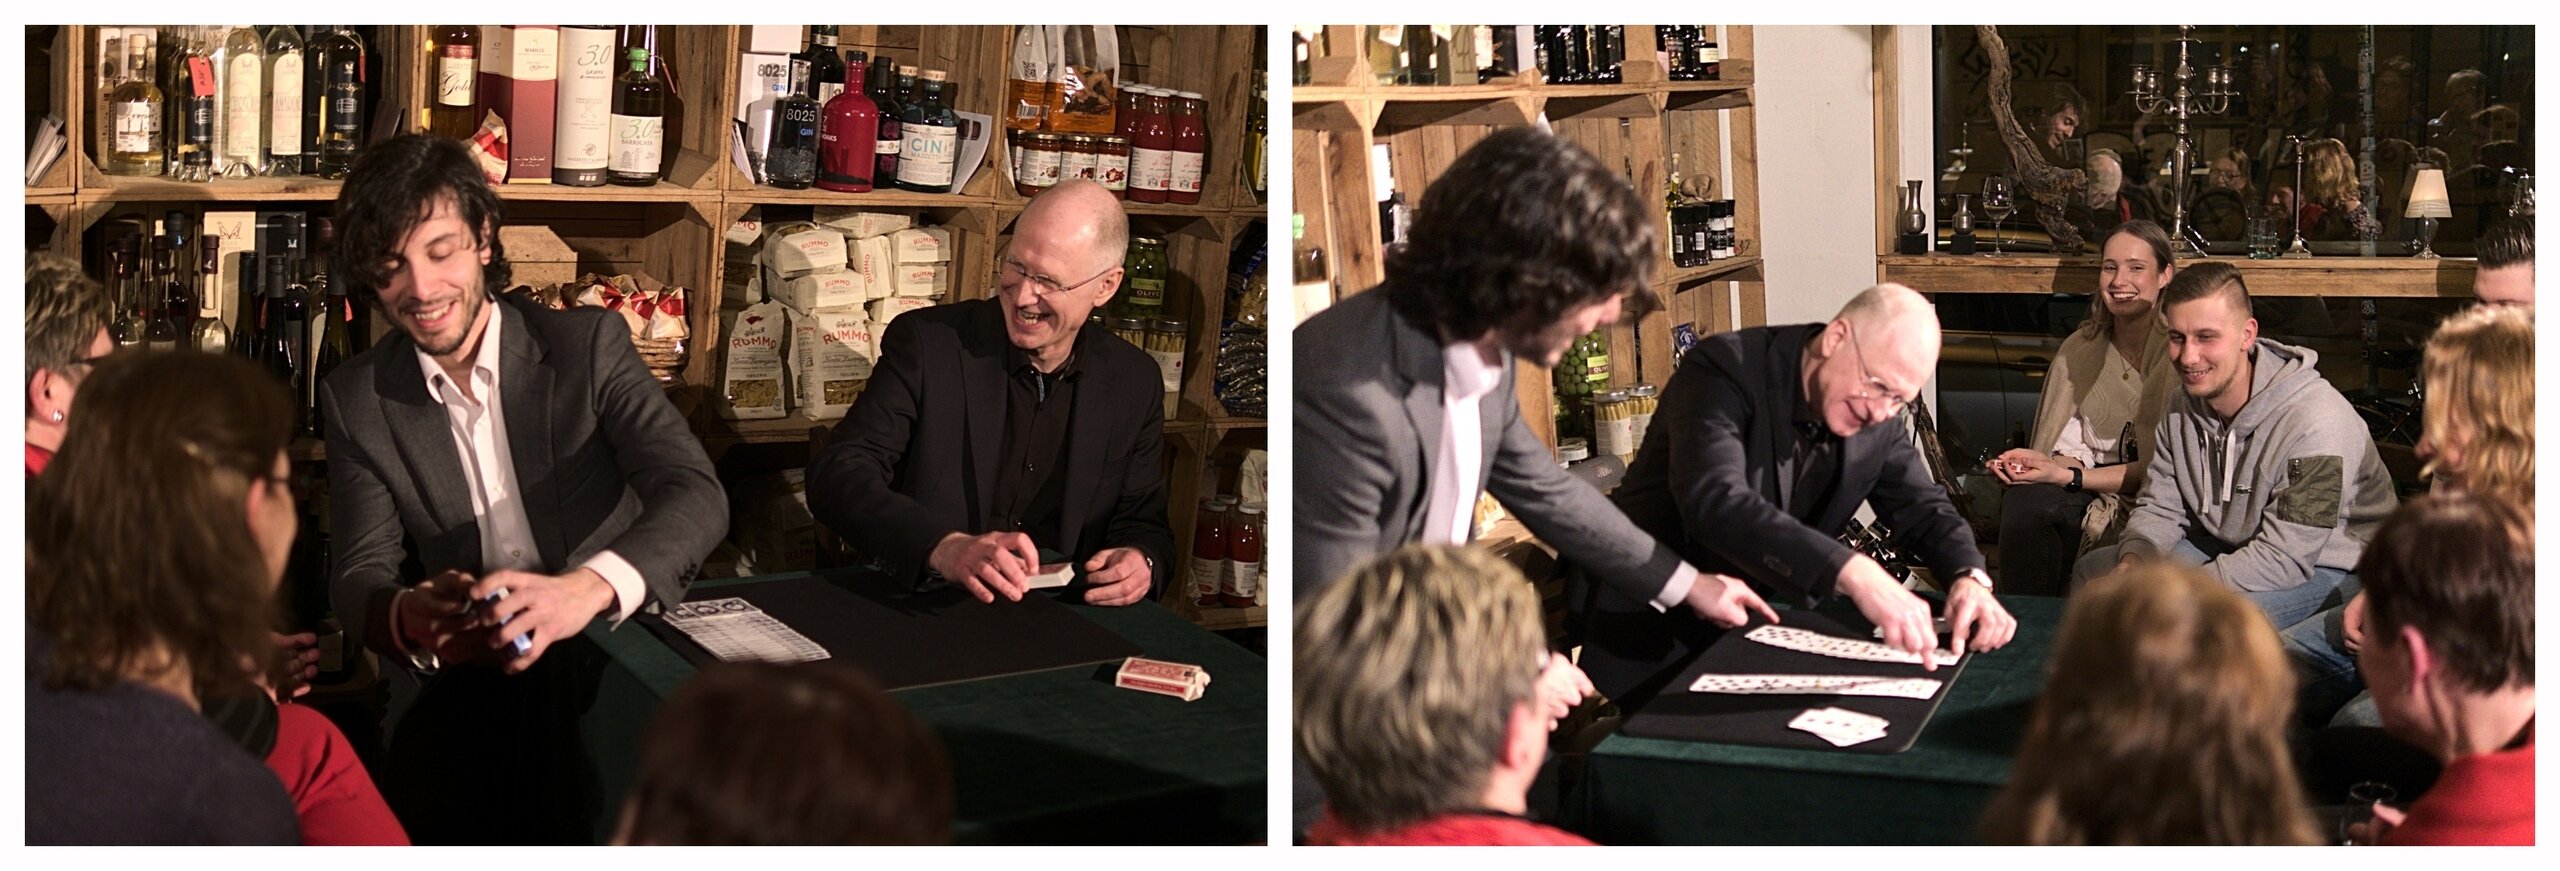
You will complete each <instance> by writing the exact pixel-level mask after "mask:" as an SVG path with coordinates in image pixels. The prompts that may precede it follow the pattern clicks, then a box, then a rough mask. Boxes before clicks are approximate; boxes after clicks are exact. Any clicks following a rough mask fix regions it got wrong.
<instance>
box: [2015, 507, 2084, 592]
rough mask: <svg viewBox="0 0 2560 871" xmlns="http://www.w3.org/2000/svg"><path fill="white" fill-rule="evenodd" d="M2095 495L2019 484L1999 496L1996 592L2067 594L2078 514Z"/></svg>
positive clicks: (2075, 557) (2075, 554)
mask: <svg viewBox="0 0 2560 871" xmlns="http://www.w3.org/2000/svg"><path fill="white" fill-rule="evenodd" d="M2097 499H2098V494H2095V493H2090V492H2087V491H2082V492H2079V493H2070V492H2065V491H2064V490H2063V489H2062V485H2060V484H2020V485H2018V486H2015V487H2011V488H2009V490H2008V492H2006V493H2003V494H2001V496H2000V592H2003V593H2018V594H2023V595H2029V596H2060V595H2064V594H2066V593H2069V592H2071V564H2072V563H2073V562H2075V561H2077V560H2078V559H2079V557H2080V518H2081V517H2082V516H2083V515H2086V514H2088V513H2089V503H2091V502H2095V501H2097Z"/></svg>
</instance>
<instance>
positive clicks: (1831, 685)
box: [1689, 674, 1945, 699]
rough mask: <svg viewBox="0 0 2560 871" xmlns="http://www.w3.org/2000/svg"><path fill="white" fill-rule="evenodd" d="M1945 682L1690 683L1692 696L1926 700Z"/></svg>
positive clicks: (1809, 677)
mask: <svg viewBox="0 0 2560 871" xmlns="http://www.w3.org/2000/svg"><path fill="white" fill-rule="evenodd" d="M1944 685H1945V682H1943V681H1940V680H1938V679H1936V678H1927V677H1872V676H1865V675H1840V674H1702V675H1699V676H1698V679H1697V680H1696V681H1695V682H1693V683H1691V684H1689V691H1690V692H1693V693H1737V694H1741V695H1764V696H1894V697H1897V698H1905V699H1925V698H1928V697H1930V696H1934V695H1937V694H1938V688H1939V687H1941V686H1944Z"/></svg>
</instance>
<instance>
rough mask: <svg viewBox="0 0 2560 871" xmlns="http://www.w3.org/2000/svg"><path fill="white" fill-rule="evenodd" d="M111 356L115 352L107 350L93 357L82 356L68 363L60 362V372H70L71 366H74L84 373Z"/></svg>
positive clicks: (65, 373)
mask: <svg viewBox="0 0 2560 871" xmlns="http://www.w3.org/2000/svg"><path fill="white" fill-rule="evenodd" d="M113 356H115V352H113V351H109V352H107V353H104V354H100V355H98V356H95V357H82V358H80V359H77V360H73V361H71V362H69V363H64V364H62V373H63V374H64V375H69V374H71V368H72V367H74V366H77V367H80V369H81V370H82V371H83V372H84V373H85V372H86V371H87V370H90V369H95V368H98V364H100V363H104V362H107V358H109V357H113Z"/></svg>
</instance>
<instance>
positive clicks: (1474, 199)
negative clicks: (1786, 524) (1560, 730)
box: [1293, 128, 1775, 829]
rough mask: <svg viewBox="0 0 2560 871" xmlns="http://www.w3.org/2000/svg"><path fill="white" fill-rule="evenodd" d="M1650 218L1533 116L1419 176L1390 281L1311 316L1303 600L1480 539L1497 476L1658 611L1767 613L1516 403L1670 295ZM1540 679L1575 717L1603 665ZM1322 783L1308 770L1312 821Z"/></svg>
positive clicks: (1300, 344)
mask: <svg viewBox="0 0 2560 871" xmlns="http://www.w3.org/2000/svg"><path fill="white" fill-rule="evenodd" d="M1655 223H1657V220H1656V216H1655V215H1654V214H1653V211H1652V210H1651V209H1649V208H1648V207H1647V205H1646V203H1645V202H1644V201H1643V198H1642V197H1639V196H1637V194H1636V192H1635V189H1634V188H1633V187H1631V186H1629V185H1628V184H1627V182H1626V180H1625V179H1624V178H1621V177H1619V176H1618V175H1617V174H1616V173H1614V172H1612V171H1610V169H1609V167H1607V166H1606V165H1605V164H1602V163H1601V162H1600V160H1599V159H1598V158H1595V157H1593V156H1592V155H1591V154H1590V153H1589V152H1586V151H1584V150H1582V149H1581V148H1578V147H1576V146H1574V145H1573V144H1572V143H1570V142H1567V141H1565V140H1563V139H1560V138H1557V137H1555V136H1553V135H1550V134H1546V133H1541V132H1538V131H1535V130H1529V129H1525V128H1512V129H1504V130H1499V131H1496V132H1495V133H1493V134H1492V135H1490V136H1487V137H1485V138H1484V139H1483V140H1482V141H1480V142H1478V143H1477V144H1476V145H1475V147H1473V148H1470V149H1468V150H1467V152H1466V153H1465V154H1463V155H1460V156H1459V157H1458V159H1457V161H1456V162H1454V163H1452V164H1450V166H1449V169H1448V171H1447V172H1446V173H1443V174H1442V175H1441V176H1440V178H1439V179H1438V180H1437V181H1434V182H1433V183H1432V184H1431V187H1430V188H1429V189H1428V190H1426V191H1424V192H1423V197H1422V209H1421V212H1420V213H1419V214H1418V215H1417V216H1416V218H1415V220H1414V225H1413V229H1412V232H1411V233H1410V234H1409V236H1408V239H1407V243H1406V245H1405V247H1404V248H1403V249H1402V250H1400V251H1397V252H1396V253H1394V254H1393V255H1391V256H1390V257H1389V258H1388V259H1387V264H1386V272H1387V280H1386V283H1385V284H1383V285H1381V286H1379V287H1376V288H1373V289H1371V290H1369V291H1368V292H1366V293H1360V294H1355V295H1353V296H1351V297H1350V298H1348V299H1345V300H1343V301H1342V302H1341V303H1339V304H1337V305H1335V306H1333V307H1332V308H1330V309H1327V310H1325V311H1324V312H1322V313H1320V314H1317V315H1316V316H1315V317H1312V318H1309V319H1307V321H1306V322H1305V323H1303V324H1301V325H1300V326H1299V328H1298V330H1297V333H1296V338H1297V351H1296V364H1295V365H1296V373H1297V384H1298V387H1297V389H1296V394H1295V407H1296V409H1297V426H1296V429H1297V434H1296V436H1295V439H1296V440H1295V442H1294V444H1295V445H1296V463H1297V469H1298V473H1297V490H1296V495H1295V496H1294V497H1293V498H1294V499H1295V500H1296V502H1295V507H1296V511H1297V520H1296V525H1295V527H1294V532H1295V544H1294V545H1293V547H1294V548H1295V550H1294V551H1293V552H1294V554H1295V556H1296V565H1297V568H1296V569H1295V573H1296V578H1295V582H1296V583H1297V584H1298V586H1297V588H1296V589H1297V590H1298V592H1299V595H1300V596H1301V597H1302V598H1313V597H1314V595H1315V593H1316V592H1317V591H1318V590H1320V589H1321V588H1322V587H1323V586H1324V585H1326V584H1328V583H1330V582H1331V581H1333V580H1334V579H1335V578H1338V577H1341V576H1342V575H1344V574H1345V573H1347V572H1349V571H1350V570H1351V569H1353V568H1354V567H1357V566H1359V565H1361V564H1363V563H1365V562H1367V561H1368V560H1369V559H1371V558H1373V557H1376V556H1378V555H1380V554H1384V553H1387V552H1389V551H1392V550H1394V549H1396V548H1397V547H1399V546H1402V545H1404V544H1406V543H1409V542H1439V543H1447V544H1463V543H1465V542H1466V541H1467V540H1468V539H1471V538H1473V537H1474V524H1473V522H1472V521H1473V517H1474V513H1475V512H1474V509H1475V504H1476V499H1477V495H1478V494H1479V493H1491V494H1493V497H1494V498H1495V499H1497V500H1499V501H1501V502H1502V504H1503V507H1505V508H1507V509H1509V510H1510V511H1511V513H1512V514H1513V515H1515V516H1517V517H1519V518H1520V520H1521V522H1522V523H1524V524H1526V525H1527V526H1528V527H1529V531H1531V532H1533V533H1536V534H1537V535H1538V537H1539V538H1540V539H1543V540H1545V541H1546V542H1547V543H1549V544H1552V545H1554V546H1555V547H1556V549H1557V550H1558V551H1559V552H1561V553H1562V554H1563V555H1564V556H1565V557H1566V558H1568V559H1571V560H1573V561H1574V562H1576V563H1579V564H1581V565H1582V566H1583V567H1584V568H1586V569H1587V570H1588V571H1589V572H1590V574H1591V576H1592V577H1593V578H1594V579H1595V580H1597V581H1598V582H1601V583H1605V584H1609V585H1610V586H1611V587H1612V588H1614V589H1617V590H1619V591H1621V592H1623V593H1624V594H1625V595H1627V596H1629V597H1632V598H1634V599H1635V600H1637V601H1642V602H1645V603H1648V604H1649V605H1650V606H1651V607H1652V608H1653V609H1655V610H1657V611H1666V610H1672V609H1681V610H1686V611H1694V612H1695V613H1696V614H1698V615H1699V616H1700V617H1702V618H1704V619H1706V620H1708V621H1711V622H1714V623H1716V624H1718V625H1722V626H1738V625H1741V624H1742V623H1743V622H1745V621H1746V620H1747V619H1748V615H1749V614H1750V613H1752V612H1753V611H1760V612H1764V613H1765V612H1767V611H1768V605H1767V604H1765V603H1763V602H1762V601H1761V600H1760V597H1759V596H1758V595H1756V594H1754V593H1752V592H1751V590H1750V588H1748V587H1747V586H1745V585H1743V584H1742V583H1741V582H1740V581H1736V580H1733V579H1730V578H1726V577H1724V576H1721V575H1713V574H1703V573H1700V572H1699V571H1698V570H1696V569H1695V568H1692V567H1691V566H1689V565H1688V564H1687V563H1685V562H1682V561H1681V559H1680V556H1679V555H1678V554H1676V553H1674V552H1672V550H1671V549H1670V548H1668V547H1666V546H1664V545H1663V544H1662V543H1661V542H1658V541H1655V540H1654V538H1653V536H1650V535H1646V534H1645V533H1644V532H1643V531H1642V530H1639V529H1637V528H1636V527H1635V525H1634V524H1633V523H1630V522H1628V520H1627V518H1626V516H1625V515H1624V514H1621V513H1619V512H1618V510H1617V509H1616V508H1614V507H1611V506H1610V504H1609V500H1608V499H1607V497H1605V496H1602V495H1601V493H1600V491H1599V490H1596V489H1593V488H1592V487H1590V486H1589V485H1587V484H1584V483H1582V482H1581V481H1578V480H1576V479H1575V478H1573V477H1572V476H1571V475H1569V474H1567V473H1566V472H1565V471H1564V470H1563V469H1562V468H1561V467H1559V466H1557V464H1556V461H1555V455H1554V454H1553V453H1551V452H1549V451H1548V449H1547V446H1546V445H1545V443H1543V442H1541V441H1539V439H1538V437H1537V436H1536V435H1535V434H1534V433H1532V432H1530V430H1529V425H1528V423H1527V422H1526V421H1524V420H1522V419H1521V416H1520V405H1519V401H1518V399H1517V396H1518V394H1517V393H1516V392H1515V390H1514V388H1515V384H1514V381H1513V379H1514V378H1515V376H1516V374H1517V372H1518V368H1517V367H1516V366H1514V365H1513V363H1514V362H1515V361H1520V360H1525V361H1528V362H1531V363H1534V364H1536V365H1539V366H1552V365H1555V363H1556V361H1557V360H1558V359H1560V358H1562V357H1563V355H1564V352H1565V350H1566V349H1567V348H1568V347H1570V346H1571V345H1572V343H1573V340H1574V338H1575V337H1577V336H1581V335H1583V334H1586V333H1589V332H1591V331H1592V330H1594V329H1597V328H1599V327H1601V326H1603V325H1605V324H1609V323H1612V322H1615V321H1617V320H1618V319H1620V318H1621V317H1624V316H1627V315H1628V313H1629V312H1630V311H1631V310H1634V309H1642V308H1646V307H1650V306H1653V305H1656V304H1657V301H1656V300H1655V299H1654V297H1653V295H1652V292H1651V291H1650V290H1649V289H1648V287H1649V285H1650V278H1651V273H1652V269H1653V264H1654V263H1655V262H1656V261H1657V260H1659V259H1660V256H1661V255H1660V254H1659V253H1658V252H1657V249H1656V247H1655V246H1656V243H1655V241H1654V233H1655V231H1654V224H1655ZM1771 619H1775V618H1774V615H1772V617H1771ZM1539 687H1540V689H1539V698H1540V699H1541V706H1542V709H1543V710H1544V712H1545V713H1546V715H1547V716H1550V717H1561V716H1563V715H1564V714H1565V713H1566V712H1567V711H1568V710H1569V709H1570V708H1571V707H1572V706H1573V705H1574V704H1575V703H1578V702H1580V701H1581V699H1582V697H1583V696H1584V695H1586V694H1588V693H1589V692H1590V690H1591V683H1590V680H1589V679H1588V678H1586V677H1584V676H1583V674H1582V672H1581V670H1580V669H1578V668H1576V667H1575V666H1574V665H1573V664H1572V663H1571V662H1569V661H1567V660H1566V659H1565V658H1564V657H1560V656H1559V657H1552V658H1551V659H1550V664H1549V665H1548V667H1547V669H1546V671H1545V673H1544V674H1543V675H1541V677H1540V679H1539ZM1314 792H1315V790H1314V789H1313V788H1312V787H1311V785H1310V784H1308V783H1307V782H1305V779H1304V778H1301V784H1300V788H1299V790H1298V793H1299V795H1298V811H1299V817H1298V826H1299V828H1300V829H1304V828H1305V827H1306V826H1307V825H1309V824H1311V823H1312V822H1313V821H1314V811H1315V810H1316V806H1315V805H1314V804H1313V803H1311V801H1310V799H1311V798H1312V796H1313V794H1314Z"/></svg>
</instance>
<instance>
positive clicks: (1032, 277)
mask: <svg viewBox="0 0 2560 871" xmlns="http://www.w3.org/2000/svg"><path fill="white" fill-rule="evenodd" d="M996 264H997V267H998V270H999V273H1000V275H999V277H1000V279H1001V280H1002V281H1003V283H1004V285H1005V286H1007V287H1011V286H1013V285H1017V284H1028V285H1031V292H1032V293H1033V294H1034V295H1036V296H1040V297H1043V298H1046V297H1050V296H1054V295H1057V294H1061V293H1066V292H1068V291H1071V290H1075V289H1077V288H1081V287H1083V286H1085V285H1088V284H1092V283H1094V282H1095V281H1096V280H1099V279H1101V278H1102V277H1103V276H1105V275H1109V274H1111V270H1113V269H1118V268H1120V267H1117V266H1112V267H1107V268H1105V269H1103V270H1102V271H1101V272H1096V273H1094V274H1093V275H1092V276H1091V277H1088V278H1086V279H1085V280H1083V281H1079V282H1076V283H1074V284H1067V283H1064V282H1061V281H1059V280H1057V279H1055V278H1051V277H1049V276H1046V275H1041V274H1039V273H1037V272H1033V271H1031V268H1030V267H1027V266H1024V265H1022V261H1020V260H1016V259H1014V257H1013V254H1012V252H1006V253H1005V255H1004V256H1003V257H1001V258H998V259H997V260H996Z"/></svg>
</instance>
